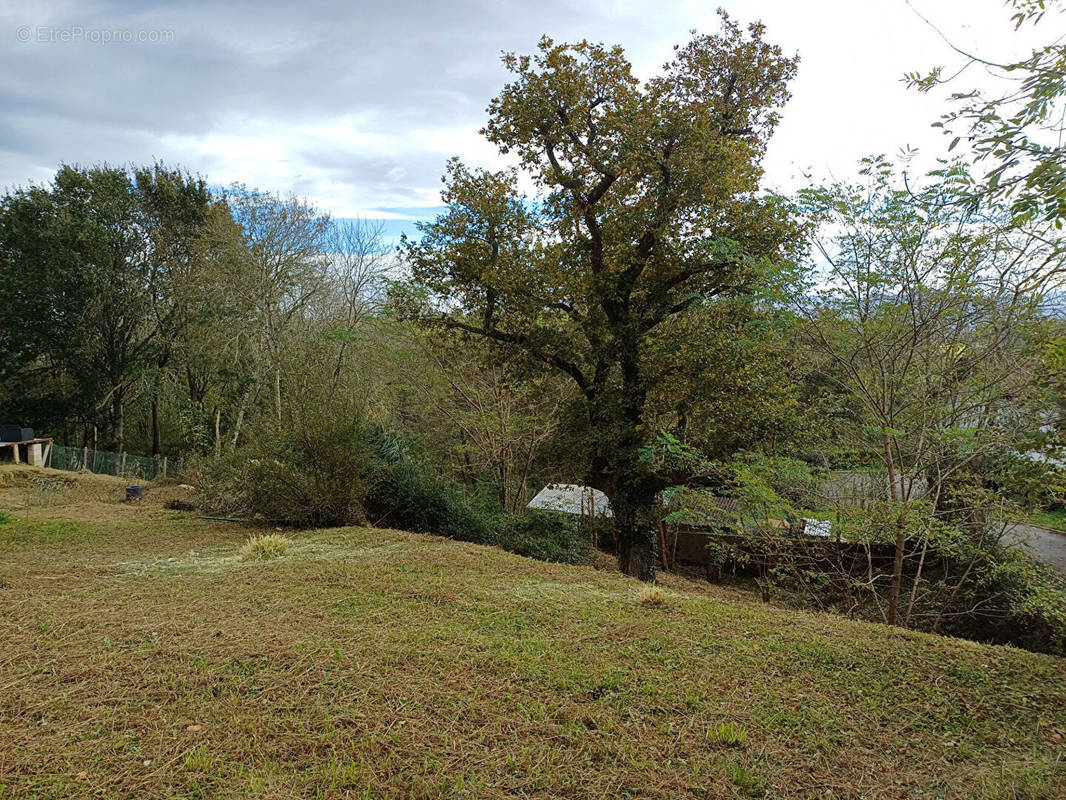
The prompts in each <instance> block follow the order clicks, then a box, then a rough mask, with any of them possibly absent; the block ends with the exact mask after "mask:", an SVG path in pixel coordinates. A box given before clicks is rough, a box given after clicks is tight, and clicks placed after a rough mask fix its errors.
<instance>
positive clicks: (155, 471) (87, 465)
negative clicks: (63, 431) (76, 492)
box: [45, 444, 181, 481]
mask: <svg viewBox="0 0 1066 800" xmlns="http://www.w3.org/2000/svg"><path fill="white" fill-rule="evenodd" d="M45 466H46V467H52V468H53V469H66V470H71V471H73V472H77V471H79V470H83V469H87V470H89V472H95V473H96V474H98V475H117V476H119V477H122V478H136V479H140V480H146V481H153V480H155V479H156V478H166V477H172V476H174V475H177V474H178V472H179V471H180V470H181V459H178V458H171V459H168V458H167V457H166V456H160V457H158V458H155V457H152V456H138V455H134V454H133V453H111V452H108V451H106V450H92V449H90V448H88V447H64V446H63V445H60V444H55V445H52V447H51V449H50V450H49V453H48V459H47V462H46V463H45Z"/></svg>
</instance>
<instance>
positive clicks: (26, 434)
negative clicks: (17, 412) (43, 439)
mask: <svg viewBox="0 0 1066 800" xmlns="http://www.w3.org/2000/svg"><path fill="white" fill-rule="evenodd" d="M34 438H36V437H35V436H34V435H33V428H23V429H22V441H24V442H28V441H29V440H30V439H34Z"/></svg>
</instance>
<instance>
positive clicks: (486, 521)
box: [366, 432, 505, 544]
mask: <svg viewBox="0 0 1066 800" xmlns="http://www.w3.org/2000/svg"><path fill="white" fill-rule="evenodd" d="M373 438H374V440H375V442H374V444H375V456H374V459H373V461H372V463H371V464H370V470H369V481H368V493H367V498H366V502H367V506H368V508H369V509H370V510H371V511H372V513H373V516H374V518H375V523H376V524H387V525H389V526H391V527H396V528H402V529H404V530H409V531H414V532H416V533H435V534H438V535H440V536H447V537H448V538H450V539H459V540H461V541H465V542H475V543H477V544H495V543H496V539H497V532H498V531H499V530H500V529H501V528H502V527H503V525H504V524H505V516H504V514H503V511H502V510H501V509H500V508H499V504H498V502H495V501H494V500H493V499H492V498H490V497H489V496H488V494H487V493H474V494H473V495H472V496H468V495H467V494H466V493H464V491H463V487H462V486H461V485H460V484H459V483H457V482H456V481H452V480H448V479H447V478H445V477H444V476H442V475H440V474H438V473H437V472H436V471H435V470H434V469H432V468H431V467H429V466H428V465H427V464H426V463H425V462H424V461H422V460H420V459H418V458H416V457H415V456H414V455H413V453H412V452H411V447H410V446H409V445H408V443H406V442H405V441H403V440H402V439H401V438H400V437H399V436H397V435H396V434H393V433H386V432H378V433H377V434H375V436H374V437H373Z"/></svg>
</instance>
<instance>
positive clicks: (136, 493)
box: [126, 486, 144, 503]
mask: <svg viewBox="0 0 1066 800" xmlns="http://www.w3.org/2000/svg"><path fill="white" fill-rule="evenodd" d="M143 496H144V487H143V486H127V487H126V502H127V503H131V502H133V501H134V500H140V499H141V497H143Z"/></svg>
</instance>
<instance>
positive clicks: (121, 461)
mask: <svg viewBox="0 0 1066 800" xmlns="http://www.w3.org/2000/svg"><path fill="white" fill-rule="evenodd" d="M118 474H119V475H125V474H126V451H125V450H123V451H122V452H121V453H119V455H118Z"/></svg>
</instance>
